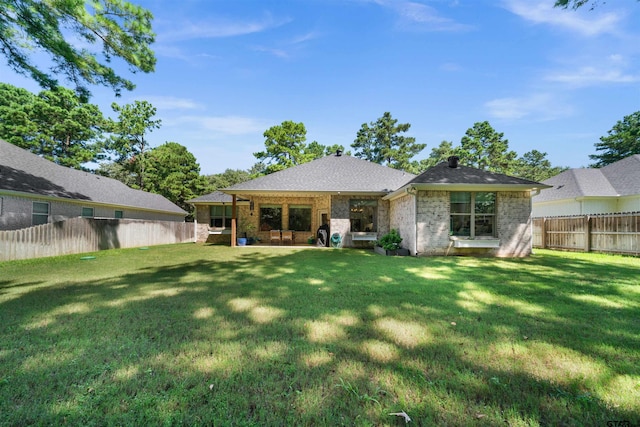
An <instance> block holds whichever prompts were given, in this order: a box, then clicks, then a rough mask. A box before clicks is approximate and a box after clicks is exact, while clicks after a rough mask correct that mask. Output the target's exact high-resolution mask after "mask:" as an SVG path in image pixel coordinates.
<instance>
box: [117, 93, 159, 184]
mask: <svg viewBox="0 0 640 427" xmlns="http://www.w3.org/2000/svg"><path fill="white" fill-rule="evenodd" d="M111 108H112V109H113V111H115V112H116V113H118V120H117V121H114V120H110V121H109V126H108V127H109V130H110V131H111V133H112V136H111V138H110V139H109V141H107V143H106V149H107V151H108V152H110V153H113V154H114V155H115V156H116V162H118V163H120V164H122V165H123V166H124V167H125V169H128V170H129V171H131V172H132V173H134V174H136V175H137V186H138V188H140V189H142V190H144V189H145V178H144V169H145V164H144V162H141V161H140V159H141V158H142V157H144V154H145V151H146V150H147V149H148V148H149V143H148V142H147V138H146V136H147V134H148V133H151V132H153V130H154V129H158V128H160V125H161V124H162V121H161V120H154V119H153V117H154V116H155V114H156V109H155V107H154V106H153V105H151V104H150V103H149V102H147V101H137V100H136V101H135V102H134V103H133V104H126V105H122V106H120V105H118V104H116V103H115V102H114V103H113V104H111Z"/></svg>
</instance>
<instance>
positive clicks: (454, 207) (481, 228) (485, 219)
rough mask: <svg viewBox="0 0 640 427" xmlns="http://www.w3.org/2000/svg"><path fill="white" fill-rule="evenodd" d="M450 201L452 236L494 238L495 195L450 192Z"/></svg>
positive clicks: (450, 229)
mask: <svg viewBox="0 0 640 427" xmlns="http://www.w3.org/2000/svg"><path fill="white" fill-rule="evenodd" d="M450 201H451V209H450V222H449V223H450V225H449V231H450V233H451V234H452V235H453V236H467V237H479V236H490V237H495V223H496V193H485V192H477V193H473V192H464V191H459V192H451V198H450Z"/></svg>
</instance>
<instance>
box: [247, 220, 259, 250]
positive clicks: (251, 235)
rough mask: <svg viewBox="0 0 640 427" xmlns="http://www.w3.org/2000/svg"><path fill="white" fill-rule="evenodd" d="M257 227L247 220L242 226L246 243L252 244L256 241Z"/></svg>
mask: <svg viewBox="0 0 640 427" xmlns="http://www.w3.org/2000/svg"><path fill="white" fill-rule="evenodd" d="M257 228H258V227H256V225H255V224H254V223H253V222H247V223H246V224H245V226H244V236H245V237H246V238H247V244H248V245H253V244H254V243H256V242H257V241H258V238H257V237H256V230H257Z"/></svg>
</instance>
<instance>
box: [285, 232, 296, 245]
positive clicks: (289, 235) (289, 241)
mask: <svg viewBox="0 0 640 427" xmlns="http://www.w3.org/2000/svg"><path fill="white" fill-rule="evenodd" d="M282 244H283V245H286V244H288V245H293V231H283V232H282Z"/></svg>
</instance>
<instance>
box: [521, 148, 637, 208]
mask: <svg viewBox="0 0 640 427" xmlns="http://www.w3.org/2000/svg"><path fill="white" fill-rule="evenodd" d="M543 183H544V184H547V185H549V186H551V187H552V188H550V189H548V190H544V191H542V192H541V193H540V194H539V195H537V196H536V197H535V198H534V199H533V201H534V203H541V202H552V201H556V200H564V199H576V198H581V197H620V196H633V195H637V194H640V154H635V155H633V156H629V157H627V158H625V159H622V160H619V161H617V162H615V163H611V164H610V165H607V166H605V167H603V168H600V169H587V168H582V169H569V170H566V171H564V172H562V173H560V174H558V175H556V176H554V177H551V178H549V179H547V180H545V181H543Z"/></svg>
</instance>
